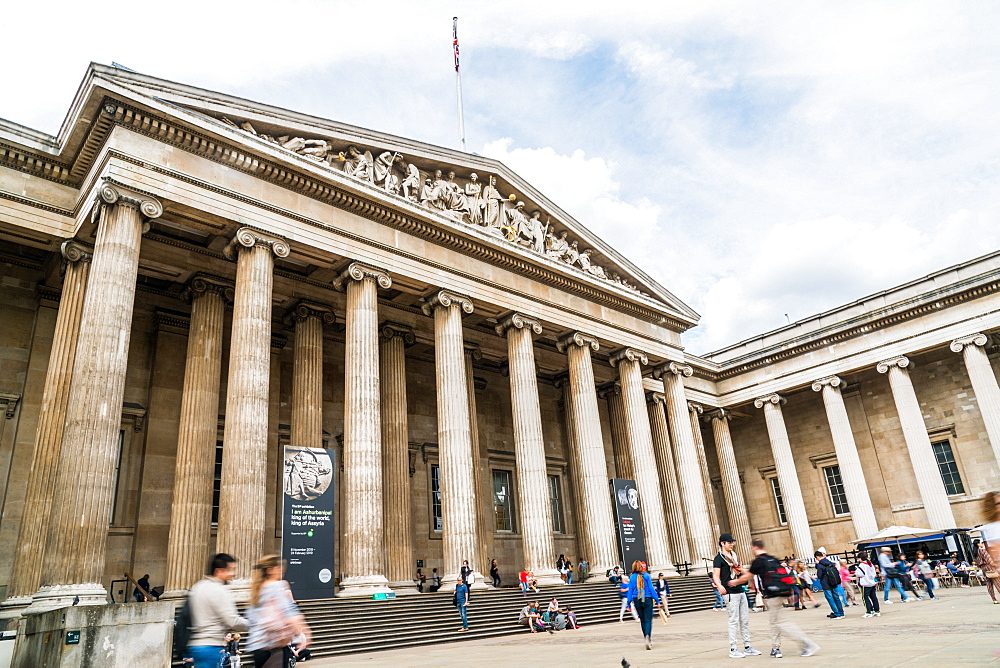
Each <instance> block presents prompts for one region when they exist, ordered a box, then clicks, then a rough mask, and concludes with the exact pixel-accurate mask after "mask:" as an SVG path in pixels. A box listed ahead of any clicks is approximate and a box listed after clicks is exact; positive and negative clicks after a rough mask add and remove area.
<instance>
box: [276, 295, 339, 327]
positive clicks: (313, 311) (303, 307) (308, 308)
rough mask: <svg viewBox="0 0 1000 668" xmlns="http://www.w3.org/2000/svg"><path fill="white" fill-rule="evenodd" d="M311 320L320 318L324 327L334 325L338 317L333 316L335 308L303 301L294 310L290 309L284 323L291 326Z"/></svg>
mask: <svg viewBox="0 0 1000 668" xmlns="http://www.w3.org/2000/svg"><path fill="white" fill-rule="evenodd" d="M309 318H318V319H319V320H320V322H322V323H323V324H324V325H332V324H333V323H334V321H335V320H336V317H335V316H334V315H333V308H331V307H330V306H327V305H326V304H318V303H316V302H311V301H308V300H305V299H301V300H299V301H298V302H297V303H296V304H295V305H294V306H293V307H292V308H290V309H288V313H286V314H285V317H284V322H285V324H286V325H291V324H292V323H297V322H302V321H304V320H308V319H309Z"/></svg>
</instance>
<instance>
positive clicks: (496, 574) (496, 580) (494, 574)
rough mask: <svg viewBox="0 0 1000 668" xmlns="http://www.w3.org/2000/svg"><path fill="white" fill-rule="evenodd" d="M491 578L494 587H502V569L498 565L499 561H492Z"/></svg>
mask: <svg viewBox="0 0 1000 668" xmlns="http://www.w3.org/2000/svg"><path fill="white" fill-rule="evenodd" d="M490 577H491V578H493V586H494V587H499V586H500V567H499V566H498V565H497V560H496V559H492V560H490Z"/></svg>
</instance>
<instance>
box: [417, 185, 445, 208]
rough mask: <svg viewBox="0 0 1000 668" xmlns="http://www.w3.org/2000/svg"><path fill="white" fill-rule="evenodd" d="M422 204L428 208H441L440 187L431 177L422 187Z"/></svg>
mask: <svg viewBox="0 0 1000 668" xmlns="http://www.w3.org/2000/svg"><path fill="white" fill-rule="evenodd" d="M420 204H422V205H423V206H426V207H427V208H428V209H438V210H440V209H441V206H440V201H439V200H438V189H437V187H436V186H435V185H434V183H433V182H432V181H431V180H430V179H427V180H426V181H424V186H423V187H422V188H421V189H420Z"/></svg>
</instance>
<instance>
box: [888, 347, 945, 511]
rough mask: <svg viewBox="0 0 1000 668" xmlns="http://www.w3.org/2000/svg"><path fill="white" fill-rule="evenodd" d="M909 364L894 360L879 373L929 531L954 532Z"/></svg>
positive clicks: (902, 358) (902, 359) (906, 361)
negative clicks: (888, 390)
mask: <svg viewBox="0 0 1000 668" xmlns="http://www.w3.org/2000/svg"><path fill="white" fill-rule="evenodd" d="M911 366H912V363H911V362H910V360H909V359H907V358H906V357H894V358H892V359H889V360H885V361H882V362H879V363H878V365H877V367H876V368H877V369H878V372H879V373H887V374H888V376H889V386H890V387H891V388H892V399H893V401H894V402H895V404H896V412H897V413H898V414H899V425H900V427H902V429H903V440H904V441H906V449H907V450H908V451H909V453H910V463H911V464H912V465H913V473H914V474H915V476H916V479H917V489H918V490H920V498H921V499H922V500H923V502H924V512H926V513H927V522H928V524H929V525H930V528H931V529H953V528H955V526H956V525H955V516H954V514H953V513H952V511H951V504H950V503H949V502H948V492H947V490H946V489H945V486H944V481H943V480H941V472H940V471H939V470H938V466H937V460H936V459H935V458H934V450H933V448H932V447H931V439H930V437H928V436H927V425H925V424H924V416H923V413H922V412H921V410H920V402H918V401H917V394H916V392H914V391H913V382H912V381H911V380H910V374H909V372H908V371H907V369H908V368H909V367H911Z"/></svg>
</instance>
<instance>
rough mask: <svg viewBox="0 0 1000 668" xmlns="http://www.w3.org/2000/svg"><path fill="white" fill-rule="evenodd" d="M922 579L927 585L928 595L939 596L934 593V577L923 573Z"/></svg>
mask: <svg viewBox="0 0 1000 668" xmlns="http://www.w3.org/2000/svg"><path fill="white" fill-rule="evenodd" d="M920 579H921V580H923V581H924V584H925V585H927V595H928V596H930V597H931V598H937V596H935V595H934V578H925V577H924V576H923V575H921V576H920Z"/></svg>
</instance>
